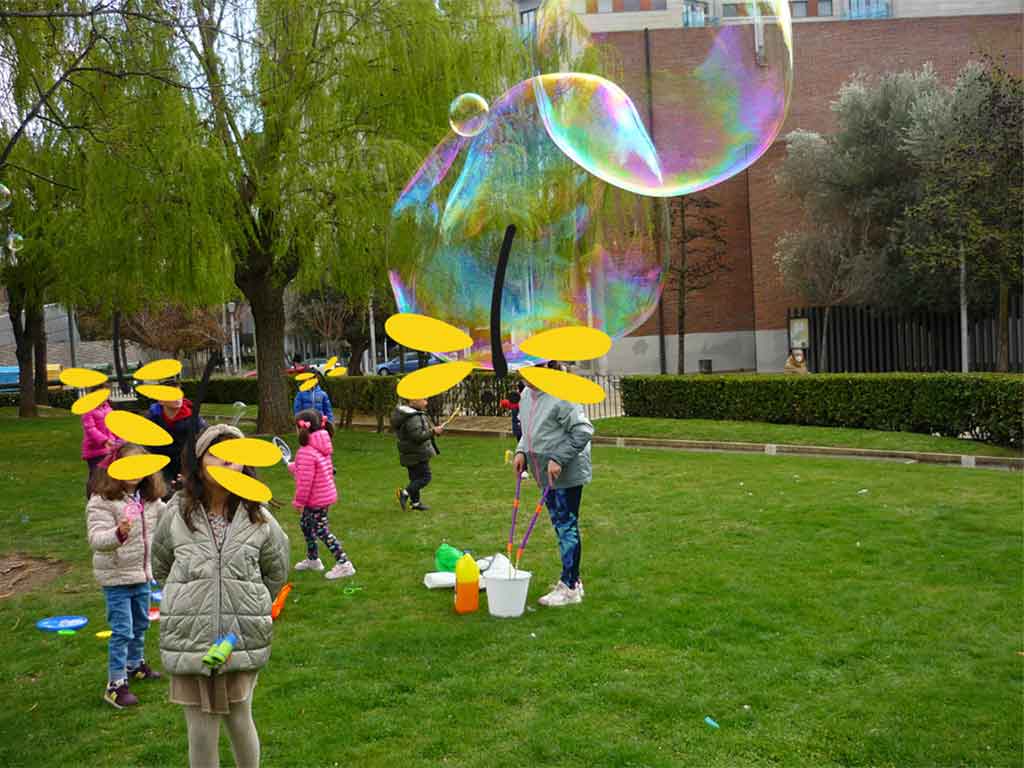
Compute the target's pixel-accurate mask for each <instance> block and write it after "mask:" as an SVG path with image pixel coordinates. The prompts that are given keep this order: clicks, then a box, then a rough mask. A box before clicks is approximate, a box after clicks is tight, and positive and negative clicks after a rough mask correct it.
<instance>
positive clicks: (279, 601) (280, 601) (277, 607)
mask: <svg viewBox="0 0 1024 768" xmlns="http://www.w3.org/2000/svg"><path fill="white" fill-rule="evenodd" d="M291 591H292V583H291V582H288V583H287V584H285V585H284V586H283V587H281V591H280V592H278V593H277V597H275V598H274V604H273V605H271V606H270V618H271V620H273V621H277V617H278V616H280V615H281V611H282V610H284V601H285V600H287V599H288V593H289V592H291Z"/></svg>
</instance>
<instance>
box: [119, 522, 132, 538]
mask: <svg viewBox="0 0 1024 768" xmlns="http://www.w3.org/2000/svg"><path fill="white" fill-rule="evenodd" d="M131 529H132V521H131V520H129V519H128V518H127V517H125V518H122V519H121V522H119V523H118V524H117V532H118V534H119V536H120V538H122V539H127V538H128V531H130V530H131Z"/></svg>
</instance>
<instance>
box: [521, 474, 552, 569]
mask: <svg viewBox="0 0 1024 768" xmlns="http://www.w3.org/2000/svg"><path fill="white" fill-rule="evenodd" d="M550 490H551V485H550V484H549V485H548V486H547V487H546V488H545V489H544V493H542V494H541V495H540V498H539V499H537V507H536V509H534V510H533V518H532V519H531V520H530V527H529V528H527V529H526V535H525V536H523V540H522V542H520V544H519V549H517V550H516V570H517V571H518V570H519V560H520V559H521V558H522V556H523V550H525V549H526V542H527V541H529V540H530V534H531V533H533V526H535V525H536V524H537V518H538V517H539V516H540V511H541V509H542V508H543V507H544V500H545V499H546V498H547V497H548V491H550Z"/></svg>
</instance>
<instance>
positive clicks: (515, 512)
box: [506, 472, 523, 579]
mask: <svg viewBox="0 0 1024 768" xmlns="http://www.w3.org/2000/svg"><path fill="white" fill-rule="evenodd" d="M522 488H523V474H522V473H521V472H516V498H515V500H514V501H513V502H512V527H511V528H509V529H508V546H507V547H506V551H507V552H508V562H509V565H511V564H512V540H513V538H514V537H515V535H516V518H517V517H518V516H519V492H520V491H521V490H522ZM508 577H509V579H511V578H512V569H511V568H510V569H509V572H508Z"/></svg>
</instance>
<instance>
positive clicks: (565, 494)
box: [513, 384, 594, 607]
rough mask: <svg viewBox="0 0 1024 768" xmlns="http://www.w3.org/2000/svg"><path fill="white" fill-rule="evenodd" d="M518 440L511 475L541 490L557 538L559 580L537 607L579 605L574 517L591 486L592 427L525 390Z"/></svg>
mask: <svg viewBox="0 0 1024 768" xmlns="http://www.w3.org/2000/svg"><path fill="white" fill-rule="evenodd" d="M519 420H520V422H521V424H522V428H523V436H522V438H521V439H520V440H519V446H518V447H517V448H516V457H515V461H514V462H513V465H514V467H515V471H516V472H517V473H518V472H522V471H523V470H524V469H528V470H529V472H530V475H531V476H532V477H533V479H534V480H536V482H537V485H538V486H539V487H540V488H541V489H547V494H546V498H545V503H546V504H547V507H548V514H549V516H550V517H551V524H552V525H553V526H554V528H555V535H556V537H557V538H558V550H559V554H560V555H561V559H562V574H561V578H560V580H559V582H558V584H556V585H555V587H554V588H553V589H552V591H551V592H549V593H548V594H546V595H544V596H543V597H542V598H540V601H539V602H540V604H541V605H547V606H552V607H554V606H560V605H570V604H572V603H579V602H581V601H582V600H583V582H582V581H580V553H581V544H580V530H579V511H580V501H581V499H582V497H583V486H584V485H586V484H587V483H589V482H590V480H591V464H590V438H591V437H592V436H593V434H594V425H593V424H591V423H590V419H588V418H587V416H586V414H585V413H584V412H583V406H581V405H579V404H578V403H570V402H567V401H565V400H559V399H558V398H557V397H554V396H552V395H549V394H547V393H546V392H543V391H541V390H539V389H537V388H536V387H534V386H533V385H532V384H527V387H526V389H525V390H523V394H522V396H521V397H520V401H519Z"/></svg>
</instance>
